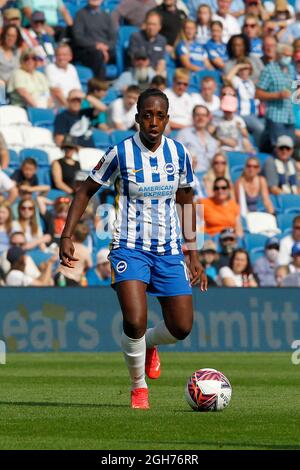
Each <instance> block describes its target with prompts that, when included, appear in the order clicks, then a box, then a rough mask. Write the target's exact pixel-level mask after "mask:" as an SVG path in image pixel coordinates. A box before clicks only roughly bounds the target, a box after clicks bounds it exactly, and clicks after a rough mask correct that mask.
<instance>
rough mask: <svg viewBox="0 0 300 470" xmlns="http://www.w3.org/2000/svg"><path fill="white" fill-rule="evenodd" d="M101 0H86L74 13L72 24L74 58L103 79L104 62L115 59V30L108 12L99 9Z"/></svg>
mask: <svg viewBox="0 0 300 470" xmlns="http://www.w3.org/2000/svg"><path fill="white" fill-rule="evenodd" d="M101 3H102V0H88V4H87V6H85V7H84V8H82V9H81V10H79V11H78V13H77V14H76V17H75V20H74V26H73V32H72V37H73V46H74V48H73V51H74V54H75V59H76V60H77V61H79V62H81V63H82V64H83V65H86V66H87V67H90V68H91V69H92V70H93V73H94V76H95V77H97V78H99V79H100V80H105V64H108V63H109V62H112V61H114V60H115V47H116V40H117V35H116V30H115V27H114V24H113V20H112V18H111V15H110V14H109V13H106V12H104V11H101V10H99V7H100V5H101Z"/></svg>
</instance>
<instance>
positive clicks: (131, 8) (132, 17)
mask: <svg viewBox="0 0 300 470" xmlns="http://www.w3.org/2000/svg"><path fill="white" fill-rule="evenodd" d="M155 7H156V1H155V0H121V1H120V2H119V3H118V4H117V5H116V7H115V8H114V10H113V11H112V14H111V16H112V20H113V22H114V26H115V28H116V30H117V29H119V27H120V24H122V25H131V26H139V27H141V26H142V25H143V23H144V19H145V16H146V14H147V13H148V11H150V10H152V9H153V8H155Z"/></svg>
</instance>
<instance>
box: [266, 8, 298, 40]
mask: <svg viewBox="0 0 300 470" xmlns="http://www.w3.org/2000/svg"><path fill="white" fill-rule="evenodd" d="M271 5H272V8H270V7H271ZM268 11H269V13H270V19H271V21H273V22H274V23H275V24H276V26H277V27H278V29H279V31H278V33H277V35H279V34H280V33H281V32H282V30H283V32H284V31H285V29H286V28H287V26H289V25H290V24H292V23H294V21H295V10H294V8H293V6H292V5H289V4H288V2H287V0H276V1H275V2H274V3H273V2H272V3H271V2H270V3H269V4H268Z"/></svg>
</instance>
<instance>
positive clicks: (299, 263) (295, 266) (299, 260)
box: [282, 242, 300, 287]
mask: <svg viewBox="0 0 300 470" xmlns="http://www.w3.org/2000/svg"><path fill="white" fill-rule="evenodd" d="M291 255H292V259H293V261H292V263H291V264H290V265H289V270H290V274H288V275H287V276H286V278H285V279H284V280H283V284H282V285H283V287H300V242H296V243H294V245H293V247H292V252H291Z"/></svg>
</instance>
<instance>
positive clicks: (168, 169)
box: [164, 163, 175, 176]
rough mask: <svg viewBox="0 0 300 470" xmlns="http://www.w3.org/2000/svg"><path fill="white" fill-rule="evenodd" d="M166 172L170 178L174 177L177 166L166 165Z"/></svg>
mask: <svg viewBox="0 0 300 470" xmlns="http://www.w3.org/2000/svg"><path fill="white" fill-rule="evenodd" d="M164 172H165V173H167V175H169V176H171V175H174V173H175V165H174V164H173V163H166V164H165V166H164Z"/></svg>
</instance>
